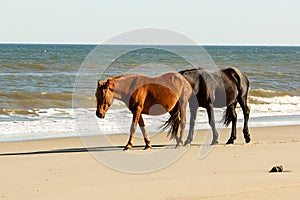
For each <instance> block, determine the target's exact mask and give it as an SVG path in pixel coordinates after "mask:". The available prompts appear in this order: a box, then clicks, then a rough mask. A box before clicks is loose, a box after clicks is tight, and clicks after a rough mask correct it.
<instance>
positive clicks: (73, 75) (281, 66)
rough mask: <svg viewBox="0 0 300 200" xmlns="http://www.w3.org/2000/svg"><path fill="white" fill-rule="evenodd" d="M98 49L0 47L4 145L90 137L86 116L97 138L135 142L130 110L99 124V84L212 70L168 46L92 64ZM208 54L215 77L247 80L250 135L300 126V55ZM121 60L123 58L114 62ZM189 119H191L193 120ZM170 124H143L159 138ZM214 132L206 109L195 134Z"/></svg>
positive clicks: (210, 49) (257, 51)
mask: <svg viewBox="0 0 300 200" xmlns="http://www.w3.org/2000/svg"><path fill="white" fill-rule="evenodd" d="M95 48H97V46H95V45H43V44H40V45H38V44H34V45H33V44H0V140H1V141H14V140H27V139H39V138H55V137H69V136H76V135H78V134H83V135H84V134H86V133H78V131H77V130H78V129H77V128H76V126H77V125H78V123H77V121H76V120H75V118H76V119H78V118H80V116H85V115H86V114H88V115H89V116H90V117H91V118H94V119H93V120H94V121H95V122H96V123H97V125H96V127H97V128H96V129H95V131H94V132H90V133H89V134H91V135H93V134H97V131H99V132H101V134H114V133H126V134H128V132H129V128H130V123H131V119H132V114H131V113H130V111H129V110H128V109H127V108H126V106H125V105H124V103H122V102H120V101H117V100H116V101H114V104H113V106H112V107H111V109H110V110H109V111H108V113H107V114H106V117H105V119H97V118H96V116H95V110H96V108H95V98H94V92H95V89H96V87H97V80H98V79H106V78H107V77H110V76H118V75H121V74H124V73H129V72H130V73H135V72H138V73H143V74H146V75H151V76H152V75H157V74H159V73H162V72H164V70H161V66H167V67H169V68H166V69H170V70H173V71H178V70H183V69H187V68H191V67H204V68H206V63H203V66H191V65H190V63H189V62H187V60H185V59H182V57H180V56H178V55H176V54H172V53H168V52H165V51H161V50H160V49H164V47H163V46H152V47H151V48H149V47H143V46H137V47H135V49H138V51H134V52H133V53H127V54H124V52H127V50H128V52H130V50H132V46H131V47H130V46H126V45H106V46H104V47H102V50H101V55H97V56H96V57H95V58H91V57H92V56H94V55H92V54H91V52H93V50H94V49H95ZM172 48H173V49H174V52H180V51H184V52H185V56H187V57H189V56H190V57H193V56H197V55H196V53H197V52H198V50H199V48H200V47H197V46H172V47H168V48H167V49H172ZM201 49H202V51H203V50H204V51H205V52H206V53H207V55H209V56H210V59H211V60H210V61H209V62H213V64H214V70H218V69H220V68H225V67H236V68H239V69H241V70H242V71H244V72H246V74H247V75H248V78H249V80H250V91H249V97H248V103H249V107H250V109H251V113H250V122H249V125H250V127H257V126H276V125H299V124H300V79H299V75H300V47H267V46H204V47H201ZM91 55H92V56H91ZM114 55H122V56H120V57H115V58H114ZM109 63H111V64H109ZM153 63H154V64H153ZM209 64H211V63H209ZM200 65H201V63H200ZM103 69H105V70H104V71H103ZM74 88H75V89H74ZM78 88H80V90H79V89H78ZM74 91H75V92H74ZM78 91H82V93H81V92H78ZM74 102H80V103H79V104H76V103H75V104H74ZM224 109H225V108H219V109H215V115H216V117H215V118H216V121H218V122H219V121H220V120H221V119H222V115H223V112H224ZM237 113H238V126H239V127H242V126H243V114H242V111H241V109H240V108H239V107H238V108H237ZM187 115H188V118H189V112H188V113H187ZM168 117H169V115H168V114H165V115H162V116H155V117H152V116H144V119H145V122H146V125H147V127H149V129H148V131H149V132H156V131H159V129H160V127H161V125H163V123H164V122H165V121H166V120H167V118H168ZM188 121H189V120H187V122H188ZM186 127H187V128H186V129H188V127H189V124H187V126H186ZM218 127H219V128H220V127H222V126H221V124H220V125H219V126H218ZM208 128H209V125H208V123H207V114H206V111H205V110H204V109H203V108H199V109H198V114H197V121H196V129H208Z"/></svg>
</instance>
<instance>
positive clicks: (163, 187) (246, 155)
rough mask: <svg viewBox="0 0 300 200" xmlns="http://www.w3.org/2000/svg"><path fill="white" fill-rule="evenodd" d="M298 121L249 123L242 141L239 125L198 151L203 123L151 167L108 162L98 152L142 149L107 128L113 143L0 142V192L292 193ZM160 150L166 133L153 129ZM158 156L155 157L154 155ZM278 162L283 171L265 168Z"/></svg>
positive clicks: (95, 195)
mask: <svg viewBox="0 0 300 200" xmlns="http://www.w3.org/2000/svg"><path fill="white" fill-rule="evenodd" d="M299 128H300V126H287V127H263V128H251V129H250V131H251V137H252V141H251V143H250V144H244V140H243V137H242V134H241V130H240V129H239V130H238V139H237V140H236V143H235V144H234V145H224V144H225V142H226V141H227V139H228V137H229V131H230V129H223V132H222V134H221V136H220V139H219V142H220V144H218V145H215V146H214V147H213V149H212V150H211V152H210V153H209V154H208V155H207V156H206V157H204V158H200V157H199V155H200V153H199V152H200V151H201V148H203V145H202V142H203V141H204V137H205V135H206V132H207V131H198V132H197V136H196V138H195V141H194V145H192V146H191V147H189V148H186V149H185V152H184V153H183V155H182V156H181V157H180V158H179V159H177V160H176V161H174V163H172V164H170V165H169V166H167V167H164V168H162V169H160V170H156V171H154V172H152V173H140V174H132V173H125V172H121V171H118V170H115V169H111V168H109V167H108V166H106V165H104V164H103V163H101V162H99V160H97V159H96V158H95V156H94V155H92V154H91V153H90V152H89V151H88V150H93V151H94V152H96V153H97V154H107V155H112V156H113V155H114V153H122V154H136V155H139V154H140V155H143V154H145V151H143V150H141V149H142V146H141V145H143V142H142V140H140V139H137V140H136V141H135V144H136V145H137V147H136V148H134V149H133V150H131V151H130V152H123V151H122V145H124V144H125V143H126V142H127V135H112V136H109V139H110V141H112V143H113V144H115V146H111V147H109V148H107V147H104V146H95V147H94V148H93V149H92V148H90V147H89V148H88V149H86V146H85V145H83V143H82V141H81V139H80V138H79V137H78V138H76V137H75V138H60V139H47V140H35V141H23V142H3V143H0V154H1V155H0V163H1V166H0V177H1V181H0V199H67V198H68V199H173V200H177V199H178V200H179V199H213V200H217V199H273V200H274V199H297V198H298V197H299V195H300V159H299V154H298V153H299V152H300V134H299V130H300V129H299ZM151 139H152V144H153V145H154V148H153V149H152V150H147V151H146V152H147V153H148V154H149V153H151V152H159V150H161V149H164V148H167V150H168V151H170V152H172V151H176V150H175V149H173V147H172V146H164V144H168V143H169V140H168V138H167V137H166V134H164V133H162V134H158V135H155V136H153V137H152V138H151ZM157 162H160V161H159V160H158V161H157ZM275 165H283V167H284V172H283V173H269V172H268V171H269V170H270V169H271V168H272V167H273V166H275Z"/></svg>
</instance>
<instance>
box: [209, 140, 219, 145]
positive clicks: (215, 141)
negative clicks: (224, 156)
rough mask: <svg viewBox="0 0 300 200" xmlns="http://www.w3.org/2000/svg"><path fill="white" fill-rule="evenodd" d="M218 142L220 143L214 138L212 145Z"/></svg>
mask: <svg viewBox="0 0 300 200" xmlns="http://www.w3.org/2000/svg"><path fill="white" fill-rule="evenodd" d="M218 143H219V142H218V140H213V141H212V142H211V144H210V145H215V144H218Z"/></svg>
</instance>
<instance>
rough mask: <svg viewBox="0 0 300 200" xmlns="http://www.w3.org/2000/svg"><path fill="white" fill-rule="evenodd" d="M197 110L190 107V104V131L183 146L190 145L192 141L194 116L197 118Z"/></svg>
mask: <svg viewBox="0 0 300 200" xmlns="http://www.w3.org/2000/svg"><path fill="white" fill-rule="evenodd" d="M197 108H198V107H192V106H191V104H190V113H191V118H190V129H189V134H188V136H187V138H186V140H185V142H184V146H186V145H190V144H191V143H192V141H193V138H194V129H195V121H196V116H197Z"/></svg>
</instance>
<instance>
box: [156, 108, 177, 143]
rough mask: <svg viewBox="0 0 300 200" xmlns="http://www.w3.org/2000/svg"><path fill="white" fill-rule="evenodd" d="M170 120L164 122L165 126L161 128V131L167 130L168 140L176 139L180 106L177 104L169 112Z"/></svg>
mask: <svg viewBox="0 0 300 200" xmlns="http://www.w3.org/2000/svg"><path fill="white" fill-rule="evenodd" d="M170 114H171V116H170V118H169V119H168V120H167V121H166V122H165V124H164V125H163V126H162V127H161V130H162V131H165V130H166V129H168V128H170V129H169V131H168V132H169V133H168V137H169V136H170V139H173V138H177V133H178V130H179V125H180V106H179V102H177V103H176V105H175V107H174V108H173V109H172V110H171V112H170Z"/></svg>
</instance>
